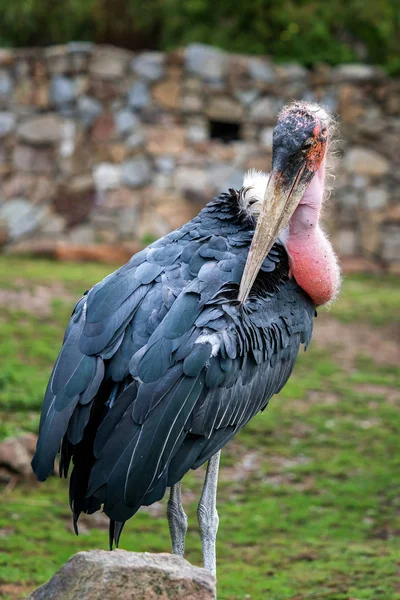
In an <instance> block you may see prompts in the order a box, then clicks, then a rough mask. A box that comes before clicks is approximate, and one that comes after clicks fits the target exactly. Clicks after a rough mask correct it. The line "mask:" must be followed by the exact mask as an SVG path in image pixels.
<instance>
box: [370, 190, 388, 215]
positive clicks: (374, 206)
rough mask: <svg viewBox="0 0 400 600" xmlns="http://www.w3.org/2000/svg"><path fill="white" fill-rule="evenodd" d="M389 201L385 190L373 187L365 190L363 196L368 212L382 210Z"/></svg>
mask: <svg viewBox="0 0 400 600" xmlns="http://www.w3.org/2000/svg"><path fill="white" fill-rule="evenodd" d="M388 200H389V194H388V192H387V191H386V190H385V189H382V188H378V187H374V188H371V189H369V190H367V193H366V194H365V204H366V206H367V208H369V209H370V210H379V209H381V208H384V207H385V206H386V205H387V203H388Z"/></svg>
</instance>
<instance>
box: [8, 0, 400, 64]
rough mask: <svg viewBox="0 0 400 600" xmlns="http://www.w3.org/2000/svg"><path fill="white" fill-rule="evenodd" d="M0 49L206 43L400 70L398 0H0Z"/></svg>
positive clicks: (282, 58)
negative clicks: (78, 43)
mask: <svg viewBox="0 0 400 600" xmlns="http://www.w3.org/2000/svg"><path fill="white" fill-rule="evenodd" d="M0 24H1V25H0V45H3V46H29V45H48V44H57V43H64V42H66V41H69V40H71V39H75V40H78V39H79V40H93V41H95V42H98V43H100V42H107V43H112V44H116V45H119V46H123V47H127V48H132V49H134V50H136V49H143V48H148V49H165V48H175V47H177V46H183V45H186V44H188V43H190V42H194V41H196V42H204V43H208V44H212V45H215V46H220V47H222V48H225V49H226V50H230V51H234V52H242V53H251V54H270V55H272V56H273V57H274V59H275V60H277V61H291V60H298V61H300V62H302V63H303V64H305V65H307V66H312V65H313V64H315V63H317V62H321V61H323V62H327V63H329V64H338V63H343V62H352V61H357V60H361V61H367V62H371V63H374V64H381V65H383V66H385V67H386V68H387V69H388V71H389V72H391V73H395V72H397V73H399V72H400V57H399V40H400V10H399V4H398V0H381V1H380V2H379V3H378V2H376V1H375V0H336V1H335V2H326V1H325V0H253V1H252V2H241V3H237V4H236V5H235V6H234V8H233V7H232V2H231V0H220V1H219V2H214V1H212V0H114V2H112V3H111V2H107V0H64V2H53V1H51V0H19V1H18V2H15V0H0Z"/></svg>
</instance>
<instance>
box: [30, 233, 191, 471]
mask: <svg viewBox="0 0 400 600" xmlns="http://www.w3.org/2000/svg"><path fill="white" fill-rule="evenodd" d="M176 237H177V238H178V237H179V235H178V234H177V235H176ZM182 250H183V248H182V247H181V246H178V244H177V240H175V239H174V238H173V237H172V236H167V237H166V238H164V239H163V240H160V241H159V243H158V245H154V247H149V248H146V249H145V250H144V251H142V252H139V253H138V254H136V255H135V256H134V257H133V258H132V259H131V260H130V261H129V262H128V263H127V264H126V265H124V266H123V267H122V268H120V269H118V271H116V272H115V273H113V274H112V275H110V276H108V277H106V278H105V279H104V280H103V281H102V282H100V283H99V284H97V285H95V286H94V287H93V288H92V289H91V290H90V292H89V293H87V294H86V295H85V296H84V297H83V298H81V300H80V301H79V302H78V304H77V305H76V306H75V308H74V311H73V313H72V317H71V319H70V322H69V324H68V327H67V330H66V333H65V337H64V342H63V345H62V348H61V351H60V354H59V356H58V358H57V361H56V364H55V365H54V368H53V372H52V374H51V377H50V381H49V384H48V386H47V390H46V394H45V398H44V402H43V406H42V414H41V421H40V429H39V439H38V444H37V448H36V454H35V456H34V459H33V461H32V467H33V470H34V471H35V473H36V476H37V477H38V479H39V480H40V481H43V480H45V479H46V478H47V477H48V476H49V475H50V473H52V472H53V468H54V459H55V457H56V455H57V453H58V451H59V450H60V445H61V441H62V439H63V437H64V436H67V440H68V442H69V444H70V445H71V446H76V445H77V444H79V443H80V441H81V440H82V438H83V434H84V430H85V428H86V426H87V424H88V421H89V419H90V415H91V411H92V405H93V400H94V399H95V398H96V397H98V395H99V393H100V392H101V389H102V386H103V384H104V383H105V382H106V381H108V380H110V379H111V380H112V381H114V382H116V383H117V384H119V383H121V382H123V381H124V380H125V378H126V376H127V375H129V369H128V365H129V360H130V358H131V357H132V354H134V352H135V351H136V350H137V349H138V348H140V347H142V345H143V343H145V342H146V341H147V339H148V338H149V336H150V335H151V331H152V329H151V328H154V327H156V326H157V324H158V322H159V321H161V319H162V316H163V313H165V312H166V311H167V309H168V308H167V305H168V299H166V298H163V296H162V289H163V285H162V284H161V273H163V272H164V271H165V269H166V267H167V265H171V264H173V263H174V261H176V260H177V259H178V258H179V256H180V254H181V253H182ZM172 277H174V284H173V285H171V286H170V289H171V290H172V291H171V295H172V297H173V296H174V293H176V294H177V293H178V291H176V290H175V288H176V287H180V289H181V288H182V286H183V285H184V283H183V280H182V272H181V269H179V267H178V269H175V270H174V272H173V273H172V272H170V274H169V275H168V274H166V275H165V282H166V284H168V282H169V278H172ZM174 285H175V287H174ZM179 291H180V290H179ZM146 297H147V300H148V299H149V298H150V303H149V302H148V301H147V303H146V302H144V300H145V299H146ZM154 309H156V311H157V318H156V319H154V318H153V320H152V319H151V314H150V313H151V312H152V311H153V310H154ZM157 319H158V320H157ZM143 324H144V325H143ZM134 328H136V335H135V340H133V339H132V335H131V334H132V331H133V329H134ZM117 354H118V361H114V363H112V361H111V359H112V358H113V357H115V356H116V355H117ZM127 355H128V358H127ZM119 389H120V386H119V385H116V386H114V387H112V388H110V389H109V390H108V392H109V395H110V394H111V395H112V394H114V395H115V394H116V393H117V391H118V390H119ZM105 400H106V401H107V400H109V397H107V398H105ZM64 446H65V445H64ZM65 448H66V449H67V447H66V446H65ZM69 454H71V453H69ZM67 455H68V452H67ZM70 458H71V456H69V457H68V459H67V462H69V460H70ZM62 468H63V469H64V471H67V470H68V464H64V465H62Z"/></svg>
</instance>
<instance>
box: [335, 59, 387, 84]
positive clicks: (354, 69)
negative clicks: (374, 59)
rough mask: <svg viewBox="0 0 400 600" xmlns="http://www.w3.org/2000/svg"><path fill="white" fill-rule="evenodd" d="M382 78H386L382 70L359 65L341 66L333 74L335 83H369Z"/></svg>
mask: <svg viewBox="0 0 400 600" xmlns="http://www.w3.org/2000/svg"><path fill="white" fill-rule="evenodd" d="M382 77H384V72H383V70H382V69H379V68H378V67H372V66H371V65H362V64H359V63H357V64H347V65H339V66H338V67H336V68H335V69H333V73H332V78H333V80H334V81H369V80H374V79H381V78H382Z"/></svg>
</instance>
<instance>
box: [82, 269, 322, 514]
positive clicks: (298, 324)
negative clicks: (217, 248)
mask: <svg viewBox="0 0 400 600" xmlns="http://www.w3.org/2000/svg"><path fill="white" fill-rule="evenodd" d="M214 268H215V265H214ZM230 276H231V277H232V271H231V273H230ZM210 281H213V277H212V276H210V277H207V279H206V285H209V282H210ZM189 288H190V290H189V291H186V290H185V291H184V292H182V294H181V296H180V297H179V298H178V300H177V304H178V305H181V306H185V305H186V306H187V311H188V313H187V315H186V316H185V319H183V324H182V323H179V324H178V321H177V320H176V319H177V316H176V313H175V311H173V312H171V311H170V312H169V313H168V314H167V315H166V317H165V318H164V320H163V321H162V322H161V324H160V325H159V327H158V328H157V329H156V330H155V331H154V333H153V334H152V336H150V338H149V340H148V343H147V344H146V345H145V346H144V347H143V348H142V349H141V350H140V351H139V352H138V353H137V355H136V356H134V358H133V360H132V361H131V365H130V371H131V375H132V376H133V377H134V378H136V377H138V378H140V381H144V382H143V383H140V384H139V391H138V395H137V397H136V399H135V401H134V402H133V405H132V409H130V408H129V409H128V410H127V411H126V412H125V414H124V416H123V419H121V422H120V424H118V425H117V426H116V427H115V429H114V431H113V432H112V433H111V437H110V439H109V442H108V444H107V445H106V446H105V447H104V449H103V451H102V453H101V454H100V456H99V458H98V460H97V462H96V464H95V466H94V468H93V470H92V473H91V477H90V487H89V494H92V495H93V496H94V498H96V499H97V500H99V501H101V502H102V503H104V510H105V512H106V513H107V514H108V515H109V516H110V518H111V519H113V520H115V521H124V520H126V519H128V518H129V517H131V516H132V515H133V514H134V513H135V512H136V511H137V510H138V508H139V507H140V506H141V505H142V504H148V503H151V502H152V501H154V499H158V498H159V497H162V495H163V493H164V491H165V488H166V486H167V485H172V484H173V483H175V482H176V481H179V480H180V478H181V477H182V476H183V475H184V473H185V472H186V471H187V470H188V469H189V468H197V467H198V466H199V465H200V464H202V463H203V462H204V461H206V460H207V459H208V458H210V457H211V456H212V455H213V454H215V453H216V452H217V451H218V450H219V449H220V448H221V447H222V446H224V445H225V444H226V443H227V442H228V441H229V440H230V439H231V438H232V437H233V436H234V435H235V433H236V432H237V431H238V430H239V429H241V428H242V427H243V426H244V425H245V424H246V423H247V422H248V421H249V420H250V419H251V417H252V416H254V415H255V414H256V413H257V412H259V411H260V410H262V409H264V408H265V406H266V404H267V403H268V400H269V399H270V397H271V396H272V395H273V394H275V393H277V392H278V391H279V390H280V389H281V388H282V386H283V385H284V384H285V383H286V381H287V379H288V377H289V376H290V373H291V371H292V369H293V366H294V363H295V360H296V357H297V353H298V349H299V347H300V343H301V340H302V339H303V340H304V341H306V342H308V341H309V339H310V337H311V332H312V321H313V314H314V307H313V305H312V303H311V302H310V301H309V300H308V298H307V297H306V296H305V294H304V293H303V292H302V291H301V290H300V289H299V288H298V286H297V285H296V284H295V282H290V281H287V282H286V283H285V284H284V285H283V289H282V291H281V292H278V293H277V296H278V298H277V297H276V295H275V296H274V295H271V296H267V297H264V298H261V299H260V298H257V299H256V300H252V301H250V302H249V305H248V306H247V307H246V309H244V308H242V307H240V306H239V305H238V304H237V303H234V304H232V303H229V302H227V303H226V304H222V305H221V306H222V312H221V314H222V313H223V314H224V324H225V329H224V330H223V331H224V335H222V333H218V334H215V333H214V332H213V331H210V330H209V329H208V327H207V324H206V321H204V320H201V321H200V322H201V323H202V325H203V324H204V326H202V327H197V326H196V322H197V321H198V319H199V314H200V315H202V312H203V310H204V311H207V312H208V314H210V318H211V321H212V319H213V316H214V314H215V312H214V309H212V310H211V311H210V307H209V304H210V301H209V302H208V304H207V306H205V305H204V304H203V303H202V302H201V295H202V289H201V286H198V288H197V289H198V291H197V299H196V298H194V297H195V296H196V292H195V291H194V286H189ZM189 295H190V297H189V301H188V296H189ZM192 296H193V297H192ZM214 298H215V302H219V300H218V294H216V295H215V294H214ZM187 301H188V302H187ZM186 302H187V304H186ZM228 304H229V306H228ZM277 305H278V306H279V310H277V307H278V306H277ZM255 315H257V316H256V318H255ZM189 316H190V318H189ZM232 317H234V318H232ZM170 320H171V321H170ZM172 323H173V324H172ZM178 325H179V326H178ZM173 331H176V335H177V337H175V338H173V337H172V336H173ZM207 335H217V336H218V337H217V339H218V349H217V350H216V348H214V347H213V343H214V341H215V340H216V338H214V339H213V338H211V341H207V338H206V337H204V336H207ZM189 340H190V343H188V342H189ZM239 340H241V343H239ZM225 342H226V346H225ZM181 344H182V347H184V348H185V352H182V351H181ZM255 346H257V349H258V354H257V357H255V356H254V347H255ZM228 353H229V354H230V355H231V356H234V357H235V358H230V357H229V356H228ZM214 354H215V355H214ZM125 393H126V392H125ZM111 415H112V411H110V415H109V417H107V418H111ZM107 418H106V420H105V422H106V421H107ZM127 421H129V425H126V422H127ZM99 434H100V431H99Z"/></svg>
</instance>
